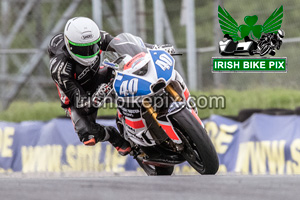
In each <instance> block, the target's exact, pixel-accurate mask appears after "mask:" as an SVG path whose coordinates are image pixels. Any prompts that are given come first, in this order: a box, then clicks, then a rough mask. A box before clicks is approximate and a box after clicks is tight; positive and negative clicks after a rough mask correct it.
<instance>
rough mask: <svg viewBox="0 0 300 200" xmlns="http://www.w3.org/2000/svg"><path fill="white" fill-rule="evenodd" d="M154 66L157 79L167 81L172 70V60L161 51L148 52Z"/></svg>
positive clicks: (173, 62) (173, 61)
mask: <svg viewBox="0 0 300 200" xmlns="http://www.w3.org/2000/svg"><path fill="white" fill-rule="evenodd" d="M149 52H150V54H151V57H152V59H153V63H154V65H155V69H156V73H157V79H160V78H163V79H165V81H168V80H169V79H170V78H171V77H172V73H173V70H174V65H175V60H174V58H173V57H172V56H171V55H170V54H168V53H167V52H165V51H163V50H149Z"/></svg>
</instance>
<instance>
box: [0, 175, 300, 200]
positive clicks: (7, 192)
mask: <svg viewBox="0 0 300 200" xmlns="http://www.w3.org/2000/svg"><path fill="white" fill-rule="evenodd" d="M299 198H300V176H239V175H218V176H200V175H193V176H184V175H180V176H169V177H147V176H100V177H50V178H49V177H48V178H30V177H25V178H24V177H0V199H1V200H12V199H13V200H24V199H26V200H27V199H30V200H35V199H37V200H48V199H49V200H50V199H51V200H53V199H55V200H58V199H63V200H68V199H70V200H77V199H80V200H86V199H106V200H107V199H114V200H127V199H130V200H136V199H137V200H141V199H155V200H157V199H164V200H168V199H171V200H174V199H180V200H182V199H184V200H188V199H197V200H209V199H222V200H227V199H230V200H234V199H237V200H244V199H249V200H255V199H263V200H268V199H270V200H271V199H272V200H276V199H280V200H283V199H284V200H286V199H293V200H296V199H299Z"/></svg>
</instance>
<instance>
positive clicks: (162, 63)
mask: <svg viewBox="0 0 300 200" xmlns="http://www.w3.org/2000/svg"><path fill="white" fill-rule="evenodd" d="M155 64H157V65H158V66H159V67H160V68H161V69H162V70H164V71H166V69H168V70H169V69H170V67H171V66H172V64H173V61H172V59H171V58H170V57H169V56H167V54H161V55H160V56H159V59H158V60H156V62H155Z"/></svg>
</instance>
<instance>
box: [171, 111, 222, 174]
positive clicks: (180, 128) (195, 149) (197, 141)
mask: <svg viewBox="0 0 300 200" xmlns="http://www.w3.org/2000/svg"><path fill="white" fill-rule="evenodd" d="M169 118H170V119H171V120H172V123H174V124H173V125H174V128H175V130H176V131H177V133H178V134H179V136H180V137H181V139H182V141H183V143H184V146H185V148H184V150H183V152H182V155H183V156H184V158H185V159H186V160H187V161H188V163H189V164H190V165H191V166H192V167H193V168H194V169H195V170H196V171H198V172H199V173H200V174H215V173H217V171H218V169H219V159H218V155H217V153H216V150H215V148H214V146H213V144H212V142H211V140H210V138H209V137H208V134H207V133H206V130H205V129H204V128H203V127H202V125H201V124H200V123H199V122H198V120H197V119H196V118H195V117H194V116H193V115H192V113H191V112H190V111H189V110H188V109H187V108H184V109H182V110H181V111H179V112H178V113H175V114H173V115H171V116H169Z"/></svg>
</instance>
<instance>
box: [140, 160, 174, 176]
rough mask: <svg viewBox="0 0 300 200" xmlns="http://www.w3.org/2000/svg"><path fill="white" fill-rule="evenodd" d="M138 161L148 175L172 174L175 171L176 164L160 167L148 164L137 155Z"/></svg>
mask: <svg viewBox="0 0 300 200" xmlns="http://www.w3.org/2000/svg"><path fill="white" fill-rule="evenodd" d="M136 161H137V162H138V164H139V165H140V166H141V168H142V169H143V170H144V171H145V173H146V174H147V175H148V176H162V175H166V176H169V175H172V173H173V171H174V166H166V167H158V166H153V165H148V164H144V163H143V158H141V157H137V158H136Z"/></svg>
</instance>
